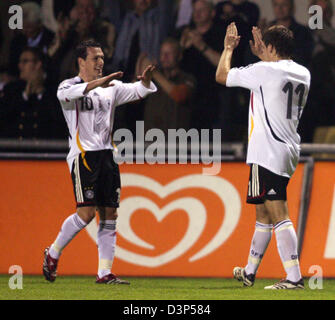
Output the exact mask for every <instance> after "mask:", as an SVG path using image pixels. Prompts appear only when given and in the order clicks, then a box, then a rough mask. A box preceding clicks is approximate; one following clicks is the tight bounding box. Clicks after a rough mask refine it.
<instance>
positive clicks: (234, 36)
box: [224, 22, 241, 50]
mask: <svg viewBox="0 0 335 320" xmlns="http://www.w3.org/2000/svg"><path fill="white" fill-rule="evenodd" d="M240 40H241V36H239V35H238V31H237V28H236V25H235V22H232V23H231V24H230V25H229V26H228V28H227V31H226V37H225V40H224V47H225V49H233V50H234V49H235V48H236V47H237V46H238V45H239V43H240Z"/></svg>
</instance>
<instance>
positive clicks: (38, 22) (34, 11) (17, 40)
mask: <svg viewBox="0 0 335 320" xmlns="http://www.w3.org/2000/svg"><path fill="white" fill-rule="evenodd" d="M21 7H22V11H23V25H24V28H23V29H22V30H19V31H18V32H19V33H18V34H17V35H16V36H15V37H14V38H13V39H12V41H11V43H10V49H9V50H10V55H9V68H10V69H11V70H13V71H14V72H15V73H16V74H18V73H19V70H18V61H19V57H20V55H21V53H22V50H23V49H24V48H25V47H27V46H28V47H34V48H39V49H40V50H42V52H43V53H45V54H46V53H47V51H48V48H49V46H50V44H51V42H52V40H53V38H54V33H53V32H52V31H50V30H48V29H47V28H45V27H44V26H43V25H42V14H41V7H40V6H39V5H38V4H37V3H35V2H25V3H23V4H21Z"/></svg>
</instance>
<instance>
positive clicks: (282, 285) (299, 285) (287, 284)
mask: <svg viewBox="0 0 335 320" xmlns="http://www.w3.org/2000/svg"><path fill="white" fill-rule="evenodd" d="M264 289H266V290H281V289H289V290H295V289H305V285H304V279H303V278H301V279H300V280H299V281H297V282H293V281H290V280H287V279H283V280H281V281H279V282H277V283H275V284H273V285H272V286H267V287H265V288H264Z"/></svg>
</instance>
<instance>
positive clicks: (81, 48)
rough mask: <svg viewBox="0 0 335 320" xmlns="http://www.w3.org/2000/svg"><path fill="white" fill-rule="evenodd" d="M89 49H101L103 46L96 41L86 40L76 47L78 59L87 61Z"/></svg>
mask: <svg viewBox="0 0 335 320" xmlns="http://www.w3.org/2000/svg"><path fill="white" fill-rule="evenodd" d="M87 48H101V44H100V43H99V42H97V41H95V40H94V39H89V40H84V41H82V42H80V43H79V44H78V46H77V47H76V59H78V58H82V59H84V60H86V58H87Z"/></svg>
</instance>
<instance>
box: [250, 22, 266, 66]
mask: <svg viewBox="0 0 335 320" xmlns="http://www.w3.org/2000/svg"><path fill="white" fill-rule="evenodd" d="M252 36H253V38H254V41H252V40H250V41H249V43H250V49H251V52H252V53H253V54H254V55H255V56H257V57H258V58H260V59H261V60H264V59H265V55H266V46H265V44H264V42H263V40H262V32H261V30H260V29H259V28H257V27H253V28H252Z"/></svg>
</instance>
